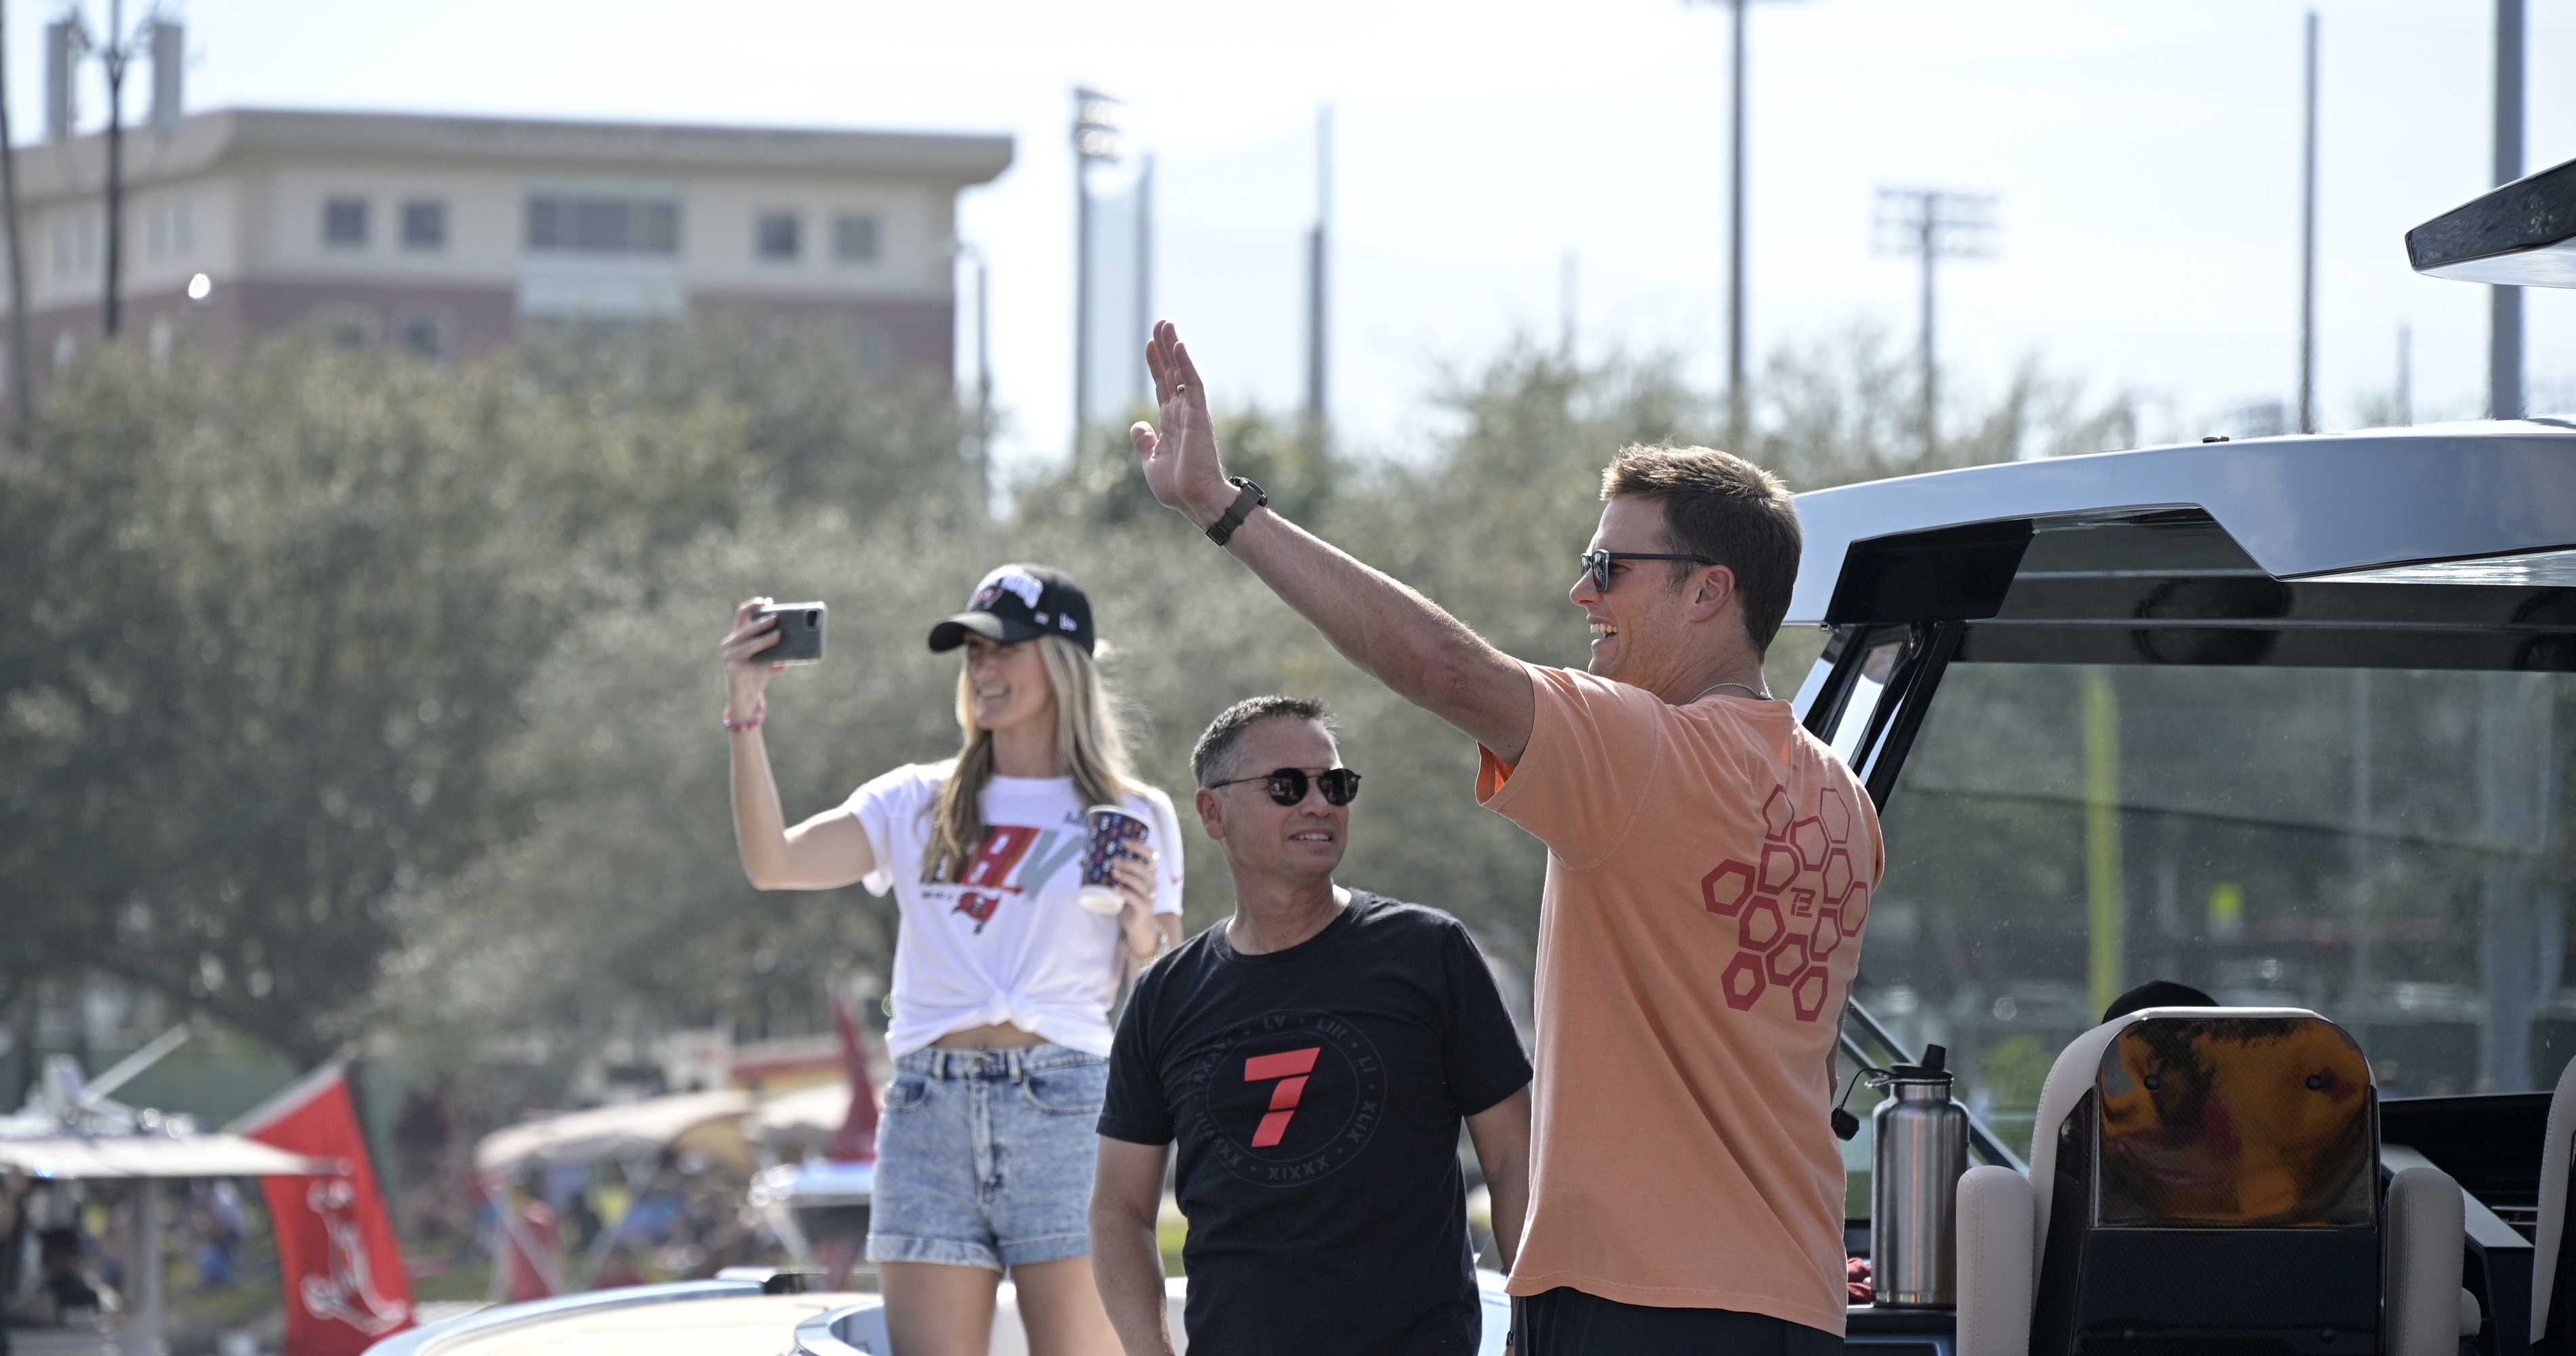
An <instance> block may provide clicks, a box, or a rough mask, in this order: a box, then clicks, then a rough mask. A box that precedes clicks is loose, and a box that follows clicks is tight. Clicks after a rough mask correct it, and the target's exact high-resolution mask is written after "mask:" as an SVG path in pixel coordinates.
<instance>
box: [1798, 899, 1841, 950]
mask: <svg viewBox="0 0 2576 1356" xmlns="http://www.w3.org/2000/svg"><path fill="white" fill-rule="evenodd" d="M1842 944H1843V920H1842V916H1841V915H1840V914H1837V913H1835V912H1834V911H1833V910H1831V909H1826V910H1824V911H1823V912H1821V913H1818V914H1817V915H1816V926H1815V929H1814V931H1812V932H1810V933H1808V934H1807V955H1808V956H1809V957H1810V958H1812V959H1814V960H1817V961H1825V960H1830V959H1832V958H1833V954H1834V950H1835V948H1837V947H1839V946H1841V945H1842Z"/></svg>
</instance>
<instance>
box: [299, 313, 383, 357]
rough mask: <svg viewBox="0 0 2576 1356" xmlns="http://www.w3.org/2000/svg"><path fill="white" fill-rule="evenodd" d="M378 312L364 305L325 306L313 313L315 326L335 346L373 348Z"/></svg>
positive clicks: (325, 339)
mask: <svg viewBox="0 0 2576 1356" xmlns="http://www.w3.org/2000/svg"><path fill="white" fill-rule="evenodd" d="M377 325H378V321H377V319H376V313H375V312H374V311H372V310H369V309H367V308H366V307H363V306H349V305H340V306H325V307H323V308H322V309H320V310H318V311H315V312H314V313H313V326H314V328H315V329H317V330H320V331H321V333H322V338H323V339H324V341H326V342H328V343H329V344H330V345H331V346H332V347H333V348H372V347H374V346H375V342H376V329H377Z"/></svg>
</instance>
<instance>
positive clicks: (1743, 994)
mask: <svg viewBox="0 0 2576 1356" xmlns="http://www.w3.org/2000/svg"><path fill="white" fill-rule="evenodd" d="M1717 982H1718V986H1719V987H1720V988H1723V989H1725V990H1726V1005H1727V1006H1728V1007H1730V1008H1733V1009H1735V1010H1736V1011H1738V1012H1742V1011H1744V1010H1745V1009H1747V1008H1750V1007H1752V1006H1753V1005H1754V1004H1755V1003H1758V1002H1760V1001H1761V1000H1762V990H1763V988H1764V987H1765V985H1766V983H1767V981H1765V980H1764V979H1763V978H1762V958H1761V957H1760V956H1757V955H1754V954H1753V953H1752V952H1750V951H1738V952H1736V953H1735V959H1734V960H1731V961H1728V962H1727V963H1726V973H1724V974H1722V975H1719V976H1718V977H1717Z"/></svg>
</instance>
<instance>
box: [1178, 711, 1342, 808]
mask: <svg viewBox="0 0 2576 1356" xmlns="http://www.w3.org/2000/svg"><path fill="white" fill-rule="evenodd" d="M1265 720H1310V721H1313V722H1314V723H1316V724H1317V725H1321V726H1323V727H1324V733H1326V734H1331V733H1332V732H1333V729H1334V722H1333V713H1332V712H1330V711H1327V710H1325V709H1324V704H1323V703H1322V702H1319V701H1316V700H1315V699H1314V698H1312V697H1283V696H1279V695H1277V694H1273V695H1271V696H1267V697H1247V698H1245V699H1243V700H1242V701H1239V702H1236V703H1235V704H1234V705H1232V706H1229V707H1227V708H1225V710H1223V711H1222V712H1219V713H1218V714H1217V718H1216V719H1215V720H1213V721H1210V722H1208V727H1207V731H1206V732H1205V733H1203V734H1201V735H1200V736H1199V742H1198V743H1197V745H1196V746H1194V747H1192V748H1191V749H1190V776H1191V777H1192V778H1193V779H1195V780H1196V781H1197V782H1198V784H1199V785H1200V786H1202V787H1204V786H1207V785H1210V784H1211V783H1215V782H1221V781H1225V780H1227V779H1228V778H1230V777H1232V776H1233V775H1234V771H1235V769H1234V746H1235V745H1236V744H1237V743H1239V742H1241V740H1242V738H1243V732H1244V731H1245V730H1248V729H1250V728H1252V727H1253V726H1254V725H1257V724H1259V723H1261V722H1262V721H1265Z"/></svg>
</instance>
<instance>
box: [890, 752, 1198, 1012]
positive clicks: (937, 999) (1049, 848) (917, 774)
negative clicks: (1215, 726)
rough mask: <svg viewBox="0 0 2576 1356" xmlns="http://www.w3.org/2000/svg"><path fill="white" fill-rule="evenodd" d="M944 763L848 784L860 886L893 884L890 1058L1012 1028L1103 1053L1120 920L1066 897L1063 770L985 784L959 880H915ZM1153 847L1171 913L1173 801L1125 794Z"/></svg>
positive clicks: (1119, 952) (1069, 830) (1177, 891)
mask: <svg viewBox="0 0 2576 1356" xmlns="http://www.w3.org/2000/svg"><path fill="white" fill-rule="evenodd" d="M953 765H954V764H953V760H952V761H951V762H942V763H912V764H908V765H906V766H903V767H899V768H896V769H895V770H894V771H892V772H889V773H887V774H885V775H884V776H882V777H879V778H877V779H876V780H875V781H872V782H869V783H868V784H867V785H865V786H862V787H860V788H859V789H858V790H857V791H855V792H852V793H851V795H850V799H849V802H848V804H847V805H846V806H845V807H844V808H846V809H847V810H849V812H850V813H851V814H852V815H854V816H856V817H857V818H858V821H859V823H860V825H861V826H862V827H864V828H865V829H866V830H867V832H868V847H869V848H870V849H871V850H872V851H873V852H874V853H875V854H876V859H877V869H876V870H874V871H872V872H869V873H868V876H867V878H866V880H864V881H863V882H861V883H862V884H864V885H866V886H867V887H868V889H869V891H870V892H871V893H874V894H879V895H882V894H884V893H885V892H886V891H888V890H892V891H894V892H895V901H896V903H898V904H899V905H901V906H902V912H903V926H902V928H901V929H900V930H899V931H897V933H896V934H895V943H894V1021H893V1024H892V1025H891V1026H890V1027H889V1028H888V1029H887V1031H886V1049H887V1050H888V1051H889V1052H890V1053H892V1054H893V1055H895V1056H897V1057H898V1058H900V1057H901V1056H904V1055H907V1054H910V1053H912V1052H913V1051H915V1050H918V1049H920V1048H921V1047H923V1046H925V1045H928V1044H930V1043H931V1042H932V1041H935V1040H937V1039H939V1038H940V1037H941V1036H944V1035H947V1034H948V1033H949V1032H951V1031H956V1030H958V1029H960V1028H963V1027H970V1026H984V1025H988V1024H990V1023H994V1022H1009V1023H1011V1024H1012V1025H1013V1026H1017V1027H1019V1028H1020V1029H1021V1030H1024V1031H1033V1032H1035V1033H1037V1034H1038V1035H1040V1036H1042V1037H1044V1038H1046V1039H1047V1040H1049V1041H1052V1042H1054V1043H1055V1044H1057V1045H1062V1046H1066V1047H1069V1048H1071V1049H1075V1050H1085V1051H1089V1052H1090V1053H1092V1054H1095V1055H1102V1056H1106V1055H1107V1054H1108V1053H1109V1038H1110V1030H1109V1005H1110V1003H1111V1002H1112V1001H1113V1000H1115V999H1116V998H1117V996H1118V968H1119V964H1120V958H1121V957H1122V956H1123V955H1124V954H1125V949H1124V947H1123V945H1122V944H1121V942H1120V940H1119V936H1118V920H1117V919H1116V918H1115V917H1108V918H1104V917H1102V916H1100V915H1099V914H1096V913H1093V912H1091V911H1090V910H1089V909H1086V908H1083V907H1082V906H1081V905H1080V904H1079V903H1076V902H1075V900H1074V895H1075V893H1076V892H1077V891H1079V890H1080V889H1081V888H1082V857H1083V851H1084V849H1085V848H1087V847H1088V846H1089V845H1090V836H1091V833H1090V828H1089V826H1088V825H1087V824H1086V823H1085V822H1084V820H1083V811H1084V810H1086V809H1087V808H1089V807H1088V806H1086V805H1084V803H1083V801H1082V798H1081V796H1080V795H1079V794H1078V793H1077V792H1075V790H1074V786H1073V778H1071V777H1000V776H997V777H995V778H993V779H992V781H991V782H989V783H987V784H986V785H985V787H984V794H983V796H982V797H981V798H980V803H981V805H982V807H983V811H984V823H985V825H986V828H985V830H984V843H983V846H982V847H981V848H979V849H978V850H977V851H976V853H975V860H974V864H973V865H972V866H971V867H969V868H968V869H967V870H966V871H965V872H964V873H963V875H964V880H962V881H955V882H951V881H924V880H923V879H922V878H921V875H922V871H921V859H922V855H923V854H924V853H925V852H926V851H927V850H928V849H929V846H930V830H931V815H932V812H933V809H934V807H936V806H937V804H938V803H939V788H940V786H941V785H942V784H943V783H945V782H946V781H947V780H948V771H949V768H950V767H952V766H953ZM1126 809H1127V811H1128V813H1130V814H1133V815H1135V816H1136V817H1138V818H1140V819H1142V820H1144V821H1145V823H1146V824H1147V826H1148V832H1147V836H1146V840H1145V841H1146V845H1147V846H1148V847H1151V848H1152V849H1153V850H1154V852H1155V855H1156V864H1155V874H1156V882H1155V887H1156V888H1155V892H1154V912H1156V913H1172V914H1176V913H1179V912H1180V911H1181V856H1182V853H1181V832H1180V825H1179V822H1178V821H1177V820H1175V819H1174V818H1173V817H1172V799H1171V797H1169V796H1166V795H1164V794H1163V793H1162V792H1160V791H1157V790H1155V789H1154V788H1152V787H1145V788H1143V789H1142V790H1140V791H1139V792H1137V793H1136V794H1134V795H1131V796H1129V797H1128V798H1127V805H1126Z"/></svg>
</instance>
